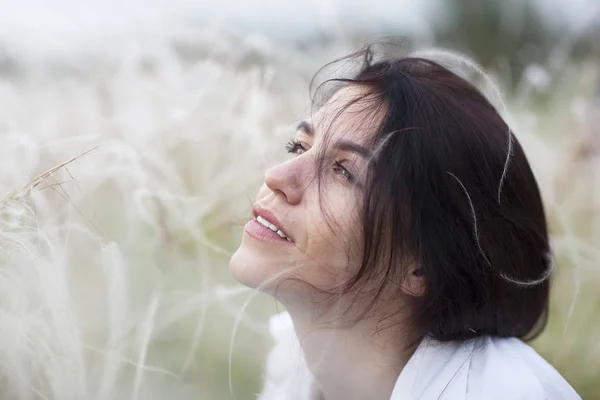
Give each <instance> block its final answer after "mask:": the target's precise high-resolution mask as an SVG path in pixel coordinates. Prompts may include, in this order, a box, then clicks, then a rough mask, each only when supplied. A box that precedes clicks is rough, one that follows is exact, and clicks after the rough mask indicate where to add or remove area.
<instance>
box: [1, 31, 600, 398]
mask: <svg viewBox="0 0 600 400" xmlns="http://www.w3.org/2000/svg"><path fill="white" fill-rule="evenodd" d="M132 43H133V44H131V45H129V46H126V47H123V46H121V47H111V46H108V45H100V44H97V45H95V47H92V48H89V49H87V50H86V51H85V52H82V51H77V52H74V53H72V54H66V55H65V54H61V55H60V56H59V57H54V58H53V57H51V55H49V56H47V58H45V59H35V60H34V59H28V58H19V57H18V56H16V58H15V59H14V60H13V61H11V67H10V68H7V69H5V70H4V73H3V75H0V171H2V174H0V199H2V200H1V201H0V217H1V219H0V337H1V338H2V340H0V395H1V397H2V398H6V399H52V400H58V399H60V400H65V399H162V398H165V397H167V396H169V397H172V398H178V399H188V398H189V399H192V398H211V399H213V398H215V399H216V398H249V397H250V395H249V391H250V390H256V385H257V381H256V378H257V377H258V376H259V374H260V370H261V369H262V365H260V364H257V363H259V362H260V361H261V359H260V356H261V354H262V352H263V351H265V350H266V348H265V347H264V346H266V345H267V344H268V342H267V340H266V339H265V332H266V330H265V329H266V327H263V326H262V325H261V324H260V323H257V322H256V321H254V320H253V319H252V318H251V317H250V316H248V317H246V318H245V320H244V321H243V322H244V324H243V325H244V326H245V327H246V330H245V331H244V332H243V333H242V334H241V335H238V337H239V343H240V345H239V346H236V345H234V347H233V349H234V352H235V354H234V357H233V363H237V364H238V365H240V366H241V367H240V368H239V369H238V370H237V372H236V371H234V376H233V388H234V392H235V395H237V396H238V397H235V396H233V395H231V394H230V393H228V392H227V391H225V390H226V389H225V388H227V387H228V386H227V385H228V383H227V382H228V376H227V371H228V368H227V355H228V354H227V353H228V351H229V338H230V335H231V323H232V321H233V319H234V317H235V315H236V313H237V310H238V307H239V304H237V303H236V302H235V301H234V300H235V299H234V298H235V297H240V294H241V295H244V296H245V295H246V294H245V293H246V292H245V291H243V290H238V289H237V286H235V285H234V284H233V282H232V281H231V280H230V279H229V278H228V273H227V261H228V257H229V255H230V254H231V251H232V250H233V249H234V248H235V246H236V245H237V244H238V242H239V235H240V232H241V226H242V224H243V223H244V222H245V220H246V218H247V216H248V215H249V210H250V205H251V203H252V201H253V199H254V194H255V191H256V189H257V188H258V185H259V184H260V183H261V181H262V174H263V171H264V169H265V167H266V165H268V164H269V163H271V162H273V161H275V160H276V159H278V158H280V157H281V156H283V146H282V144H283V140H284V139H285V138H287V136H286V135H287V133H288V132H291V131H289V129H290V128H291V127H292V126H293V123H294V122H295V121H296V120H297V119H298V118H300V117H301V116H303V113H306V112H307V111H308V109H309V96H308V80H309V78H310V77H311V75H312V73H313V72H315V71H316V69H317V68H318V67H319V66H320V65H321V64H322V63H323V62H325V61H328V60H330V59H332V58H334V57H337V56H339V55H341V54H344V53H345V52H346V50H347V49H344V50H342V47H343V46H340V48H338V49H331V50H330V51H329V52H328V53H327V54H319V55H316V54H312V55H310V56H309V55H304V54H302V53H300V52H296V51H293V50H290V49H281V48H275V47H272V45H270V44H269V43H268V42H265V41H262V40H260V39H259V38H254V39H252V38H251V39H249V40H246V41H239V40H229V39H226V38H225V37H224V36H223V35H221V34H219V33H218V32H171V33H169V34H168V35H163V36H155V37H151V38H149V37H145V39H144V40H140V41H138V42H135V43H134V42H132ZM115 49H119V50H118V51H117V50H115ZM595 71H596V72H595V73H597V70H595ZM587 73H594V70H593V68H590V69H589V70H587ZM571 76H576V75H575V74H572V75H571ZM586 79H587V81H585V82H583V83H582V82H581V79H580V80H576V79H573V80H572V81H570V82H569V83H576V84H580V85H582V86H581V88H578V87H577V86H575V89H574V90H571V91H570V92H568V93H567V94H566V96H565V97H564V98H563V99H562V100H561V101H554V102H551V105H550V107H553V108H547V109H544V110H533V109H531V105H529V103H527V101H526V99H528V96H529V93H527V92H524V93H521V95H520V96H521V97H520V98H517V99H512V102H511V99H508V104H509V111H510V113H511V115H512V117H513V119H514V125H515V127H516V132H517V137H518V138H519V140H520V141H521V142H522V143H523V144H524V146H525V147H526V150H527V152H528V154H529V157H530V158H531V161H532V163H533V164H534V167H535V170H536V173H537V176H538V179H539V182H540V185H541V186H542V189H543V192H544V195H545V197H546V200H547V204H548V211H549V216H550V218H551V221H552V222H553V227H554V229H553V232H554V235H553V240H554V244H555V249H556V251H557V255H558V258H559V272H560V263H561V262H562V264H564V265H565V267H564V269H563V272H562V273H559V276H558V280H557V285H556V286H557V290H556V292H555V297H554V306H555V310H557V311H555V313H554V314H553V317H552V318H553V319H552V320H551V325H550V329H549V331H548V332H547V333H546V334H545V335H544V336H542V338H541V339H539V340H538V342H537V343H538V348H539V349H540V351H542V352H543V353H544V355H546V356H547V357H548V358H549V359H550V360H551V361H552V362H553V363H554V364H555V365H556V366H557V367H558V368H559V369H561V370H562V371H563V373H565V372H568V371H567V370H566V367H567V365H569V363H572V362H579V361H580V362H581V363H582V365H586V368H583V367H582V368H579V369H575V370H573V369H572V368H571V369H570V371H571V373H570V375H569V373H567V376H568V378H570V380H571V381H573V383H574V384H575V385H576V384H577V383H578V382H579V383H580V385H581V387H583V388H585V387H586V386H585V385H587V384H588V382H590V381H589V379H587V378H586V376H585V373H586V371H587V373H589V371H590V368H589V367H590V366H591V370H592V371H595V372H596V373H598V371H599V370H600V366H599V365H598V363H597V359H598V357H597V356H598V355H599V354H600V347H599V346H598V345H597V343H596V341H595V340H594V339H593V338H594V335H596V334H598V333H600V328H599V326H598V324H597V323H596V324H595V325H592V326H589V325H588V326H586V325H585V322H586V319H587V318H589V317H588V315H589V314H591V313H592V312H593V309H594V307H595V305H597V304H598V299H597V296H596V294H595V293H594V292H593V291H592V290H591V288H592V287H593V286H592V285H591V283H590V282H591V280H593V279H595V280H596V282H597V280H598V276H599V274H598V269H597V265H596V264H595V263H597V261H598V260H599V259H600V255H599V254H598V252H599V250H598V248H597V245H594V243H596V244H597V243H599V242H600V218H599V214H600V211H599V207H600V189H598V188H600V175H598V174H597V172H596V173H595V172H594V171H598V170H599V169H598V168H599V167H600V160H599V156H598V147H597V146H598V138H597V137H595V136H593V134H592V125H591V122H590V121H591V120H590V116H592V117H593V116H595V118H598V110H593V109H590V108H588V107H589V105H590V104H591V103H589V99H590V98H591V96H592V94H589V93H585V91H584V89H585V87H587V86H588V85H589V82H596V83H597V76H596V77H594V76H588V77H587V78H586ZM586 82H587V83H586ZM523 86H524V87H526V86H527V85H525V84H524V85H523ZM571 87H573V86H571ZM580 89H581V90H580ZM524 90H525V89H524ZM523 104H526V107H525V108H523V106H522V105H523ZM577 104H579V106H578V107H579V109H574V111H572V110H570V109H569V107H572V106H573V107H576V106H577ZM511 105H512V107H511ZM581 108H583V110H581ZM538 111H539V112H538ZM566 129H568V133H569V136H566V135H565V130H566ZM581 143H584V145H580V147H581V149H589V151H587V152H585V153H584V152H583V150H580V149H579V148H578V147H577V144H581ZM574 144H575V145H574ZM593 146H596V147H595V149H596V150H593V149H592V147H593ZM578 149H579V150H578ZM90 150H91V151H90ZM83 153H85V154H83ZM82 154H83V155H82ZM73 158H74V159H73ZM71 159H73V160H72V161H70V160H71ZM66 161H70V162H69V163H68V164H66V165H62V164H63V163H65V162H66ZM57 165H60V168H53V167H55V166H57ZM48 171H50V172H48ZM45 172H46V173H45ZM44 173H45V174H44ZM40 174H44V175H42V177H41V178H40V179H38V180H36V179H35V178H36V177H38V176H40ZM248 295H250V294H248ZM267 312H268V311H267ZM249 315H252V312H250V313H249ZM253 315H255V316H257V315H258V316H260V315H263V314H261V313H260V311H255V312H254V314H253ZM263 316H264V315H263ZM259 322H260V321H259ZM220 324H221V326H219V325H220ZM244 335H245V336H244ZM244 337H246V340H247V341H246V342H244ZM261 338H262V339H261ZM237 340H238V339H236V341H237ZM261 340H262V341H261ZM244 343H246V344H244ZM248 343H252V344H255V343H259V344H260V343H262V344H261V345H256V346H252V347H251V346H249V345H248ZM557 343H560V344H561V346H556V344H557ZM261 346H263V347H261ZM582 349H583V350H582ZM236 354H237V355H236ZM253 357H254V358H253ZM569 367H571V366H570V365H569ZM245 371H246V372H245ZM573 371H574V372H573ZM236 373H237V375H236ZM246 375H247V376H246ZM236 379H237V381H238V382H239V383H238V384H237V385H236ZM575 380H577V381H575Z"/></svg>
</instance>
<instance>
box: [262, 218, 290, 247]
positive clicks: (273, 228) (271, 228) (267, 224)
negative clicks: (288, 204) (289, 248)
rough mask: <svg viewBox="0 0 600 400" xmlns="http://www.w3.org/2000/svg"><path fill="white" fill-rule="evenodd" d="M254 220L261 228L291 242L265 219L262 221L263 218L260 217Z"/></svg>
mask: <svg viewBox="0 0 600 400" xmlns="http://www.w3.org/2000/svg"><path fill="white" fill-rule="evenodd" d="M256 220H257V221H258V222H259V223H260V224H261V225H263V226H266V227H267V228H269V229H270V230H272V231H273V232H275V233H277V234H278V235H279V236H281V237H282V238H284V239H286V240H287V241H288V242H291V241H292V240H291V239H290V238H289V237H287V236H285V234H284V233H283V232H281V229H279V228H277V227H276V226H275V225H273V224H271V223H269V221H267V220H266V219H264V218H263V217H261V216H260V215H259V216H258V217H256Z"/></svg>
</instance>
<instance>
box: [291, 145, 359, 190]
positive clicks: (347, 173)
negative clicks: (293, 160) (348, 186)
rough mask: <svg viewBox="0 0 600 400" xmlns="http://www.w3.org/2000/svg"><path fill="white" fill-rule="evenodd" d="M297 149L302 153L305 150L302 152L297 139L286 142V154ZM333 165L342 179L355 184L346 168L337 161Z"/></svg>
mask: <svg viewBox="0 0 600 400" xmlns="http://www.w3.org/2000/svg"><path fill="white" fill-rule="evenodd" d="M299 148H300V149H302V150H303V151H306V150H304V147H302V143H301V142H300V141H299V140H297V139H295V140H290V141H288V142H287V143H286V144H285V149H286V150H287V152H288V153H296V151H297V150H298V149H299ZM334 165H335V166H336V167H338V168H340V169H341V170H342V174H341V175H342V176H343V177H344V178H345V179H346V180H347V181H348V182H350V183H354V182H355V178H354V176H353V175H352V174H351V173H350V172H348V170H347V169H346V168H344V167H343V166H342V164H340V163H339V162H337V161H336V162H335V163H334ZM344 174H345V175H344Z"/></svg>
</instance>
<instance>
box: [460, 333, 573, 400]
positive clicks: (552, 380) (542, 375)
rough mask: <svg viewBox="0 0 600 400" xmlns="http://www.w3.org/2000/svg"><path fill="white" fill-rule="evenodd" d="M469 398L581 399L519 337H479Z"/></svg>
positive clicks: (474, 352)
mask: <svg viewBox="0 0 600 400" xmlns="http://www.w3.org/2000/svg"><path fill="white" fill-rule="evenodd" d="M468 383H469V386H468V391H467V393H468V395H467V399H469V400H470V399H480V398H486V399H487V398H489V399H507V398H511V399H532V400H536V399H540V400H542V399H545V400H559V399H560V400H581V398H580V397H579V395H577V393H576V392H575V390H574V389H573V388H572V387H571V386H570V385H569V383H568V382H567V381H566V380H565V379H564V378H563V377H562V376H561V375H560V373H559V372H558V371H557V370H556V369H554V367H552V365H550V364H549V363H548V362H547V361H546V360H544V359H543V358H542V357H541V356H540V355H539V354H538V353H537V352H536V351H535V350H534V349H533V348H532V347H530V346H529V345H527V344H526V343H524V342H523V341H521V340H519V339H517V338H493V337H483V338H479V339H478V340H477V341H476V342H475V345H474V346H473V356H472V358H471V361H470V367H469V379H468Z"/></svg>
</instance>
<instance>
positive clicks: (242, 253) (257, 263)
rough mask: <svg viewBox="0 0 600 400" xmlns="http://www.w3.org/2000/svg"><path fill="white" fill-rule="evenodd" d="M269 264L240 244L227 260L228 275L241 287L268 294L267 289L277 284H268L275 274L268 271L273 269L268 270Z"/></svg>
mask: <svg viewBox="0 0 600 400" xmlns="http://www.w3.org/2000/svg"><path fill="white" fill-rule="evenodd" d="M269 264H270V263H269V262H268V261H267V260H264V259H263V258H262V257H259V256H257V255H256V254H255V252H254V251H252V249H249V248H248V246H244V243H243V242H242V244H241V245H240V247H239V248H238V249H237V250H236V252H235V253H233V256H231V260H229V273H230V274H231V276H232V277H233V278H234V279H235V280H236V281H238V282H239V283H241V284H242V285H245V286H248V287H249V288H252V289H258V290H261V291H263V292H270V290H269V289H272V287H273V286H275V285H276V284H277V282H268V281H269V279H270V278H272V277H273V276H274V275H275V274H276V271H270V269H273V267H272V266H271V268H269V266H270V265H269ZM271 280H272V279H271ZM267 282H268V283H267Z"/></svg>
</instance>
